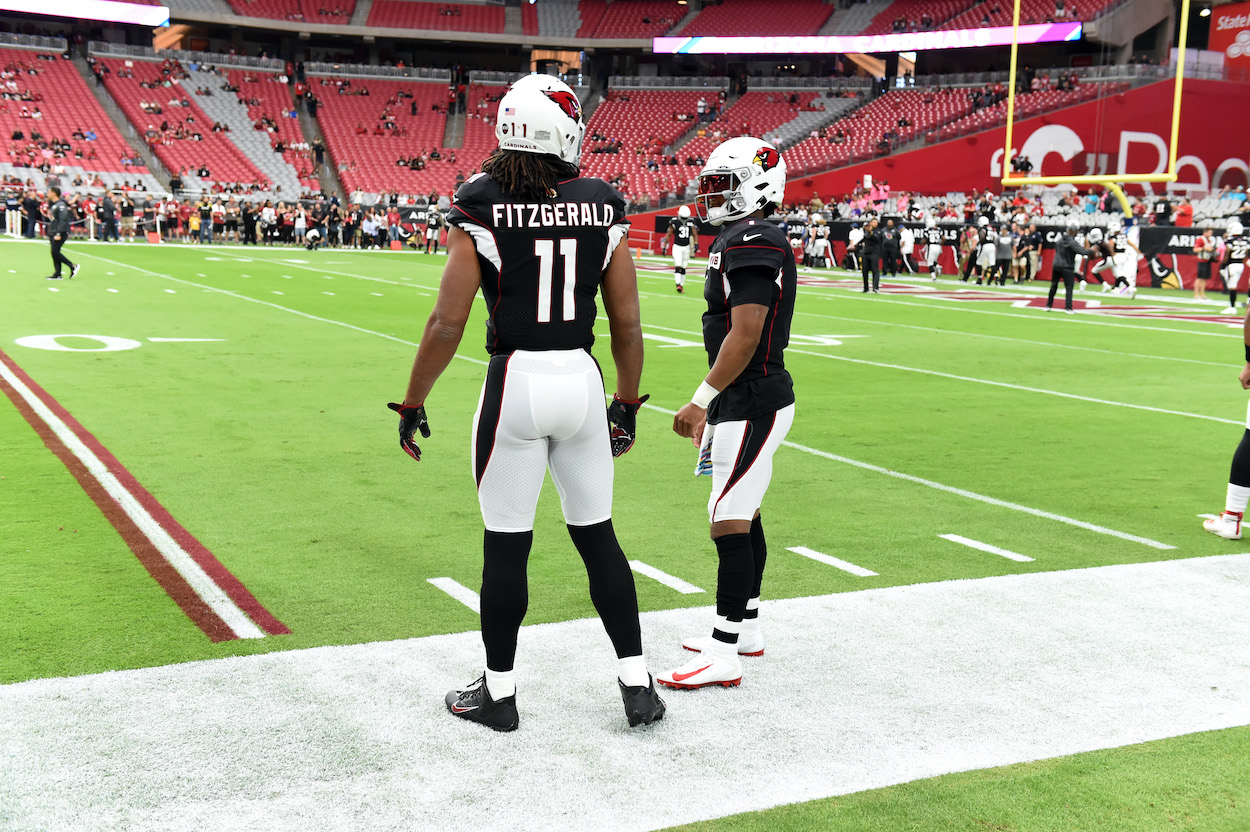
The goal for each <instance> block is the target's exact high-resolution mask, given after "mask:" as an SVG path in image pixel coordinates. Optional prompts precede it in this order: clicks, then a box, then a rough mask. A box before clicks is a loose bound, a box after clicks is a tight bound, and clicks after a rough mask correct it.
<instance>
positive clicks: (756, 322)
mask: <svg viewBox="0 0 1250 832" xmlns="http://www.w3.org/2000/svg"><path fill="white" fill-rule="evenodd" d="M767 318H768V307H767V306H764V305H763V304H759V303H744V304H742V305H740V306H735V307H734V308H733V311H732V312H731V313H730V318H729V320H730V328H729V334H728V335H726V336H725V341H724V343H723V344H721V348H720V352H719V353H718V354H717V356H716V363H715V364H713V365H712V369H711V370H709V371H708V374H707V377H706V378H705V379H704V380H703V384H704V385H707V386H708V387H710V388H712V389H713V390H724V389H725V388H726V387H728V386H729V385H730V384H732V383H733V380H734V379H736V378H737V377H738V376H740V375H741V374H742V371H743V370H745V369H746V368H747V365H748V364H750V363H751V356H753V355H754V354H755V350H756V349H757V348H758V347H759V345H760V336H761V335H763V333H764V321H765V320H766V319H767ZM702 389H703V387H702V386H701V387H700V390H702ZM706 424H707V407H706V405H705V406H702V407H700V406H699V405H698V404H696V403H695V402H693V401H692V402H688V403H687V404H686V405H684V406H683V407H682V408H681V410H679V411H677V415H676V416H674V417H673V431H674V432H676V433H677V434H678V435H680V436H684V437H686V438H688V439H690V440H691V441H692V442H693V443H694V444H695V445H696V446H697V445H698V444H699V443H700V442H701V441H702V439H703V426H704V425H706Z"/></svg>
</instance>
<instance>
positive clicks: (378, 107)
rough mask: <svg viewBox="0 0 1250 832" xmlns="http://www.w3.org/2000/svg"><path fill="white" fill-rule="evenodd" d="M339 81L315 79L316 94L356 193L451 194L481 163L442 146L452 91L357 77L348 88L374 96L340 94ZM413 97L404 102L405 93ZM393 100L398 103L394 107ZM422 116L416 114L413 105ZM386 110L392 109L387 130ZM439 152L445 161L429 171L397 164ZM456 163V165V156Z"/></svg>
mask: <svg viewBox="0 0 1250 832" xmlns="http://www.w3.org/2000/svg"><path fill="white" fill-rule="evenodd" d="M337 80H338V79H333V78H324V77H317V76H309V84H310V85H311V87H312V90H313V93H314V94H315V95H316V96H317V98H318V99H320V101H321V107H320V108H319V109H318V111H317V121H318V123H319V124H320V126H321V132H322V134H323V135H324V137H325V143H326V147H327V149H328V150H329V152H330V158H331V159H332V160H333V161H334V163H335V165H336V166H337V167H338V171H339V178H340V180H341V181H342V183H343V188H344V189H345V190H346V191H347V192H348V193H349V194H350V193H383V192H387V191H390V190H392V189H394V190H395V191H396V192H397V193H401V194H410V195H418V194H428V193H429V192H430V191H438V192H439V193H442V194H445V193H448V192H449V191H450V190H451V188H452V183H454V181H455V177H456V172H457V171H458V170H463V171H464V172H465V175H466V176H467V175H468V173H469V171H471V170H472V169H473V167H474V165H475V164H477V163H478V162H480V159H478V160H474V162H473V163H470V162H469V160H467V159H461V158H460V157H459V155H460V151H459V150H455V151H449V150H447V149H446V148H443V147H442V144H443V134H444V132H445V131H446V128H447V116H446V114H445V112H443V111H436V110H435V107H439V108H445V106H446V104H447V87H446V86H444V85H442V84H440V83H431V82H428V81H409V80H390V79H386V80H383V79H377V78H353V79H351V85H350V87H349V88H348V89H351V90H356V91H359V90H367V91H368V93H369V94H368V95H352V94H346V93H344V94H340V93H339V92H337V90H338V89H339V87H338V86H337ZM400 93H403V94H405V96H406V95H407V94H411V95H412V97H411V98H408V97H403V98H399V97H398V96H399V94H400ZM388 101H391V102H394V103H393V104H390V105H389V106H388V103H387V102H388ZM413 103H415V104H416V109H417V115H415V116H414V115H412V104H413ZM384 111H389V113H390V115H391V119H390V122H389V123H392V124H394V125H395V127H394V129H391V130H388V129H385V127H384V124H385V123H386V120H384V118H383V113H384ZM435 150H437V151H438V152H439V153H440V155H442V156H443V158H442V159H438V160H434V159H430V160H429V161H428V162H427V164H426V167H425V169H424V170H412V169H411V168H410V167H400V166H399V165H397V164H396V162H397V161H398V160H399V158H400V157H403V158H405V159H408V158H411V157H412V156H414V155H419V154H421V153H426V154H429V153H432V152H433V151H435ZM453 153H454V154H455V155H456V161H455V162H452V161H450V158H449V157H450V156H451V154H453Z"/></svg>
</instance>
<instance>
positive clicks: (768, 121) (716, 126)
mask: <svg viewBox="0 0 1250 832" xmlns="http://www.w3.org/2000/svg"><path fill="white" fill-rule="evenodd" d="M795 95H797V96H798V100H797V102H795V103H791V101H790V96H791V92H790V90H784V91H783V90H772V91H762V92H748V93H745V94H743V95H742V97H741V98H739V99H738V100H737V101H735V102H734V104H733V106H731V107H730V108H729V109H728V110H726V111H725V112H724V113H723V114H722V115H721V117H720V118H718V119H717V120H716V121H714V122H712V123H711V124H708V125H707V126H706V128H705V130H704V131H705V133H706V135H704V136H697V135H696V136H695V138H693V139H691V140H690V141H689V142H687V143H686V144H685V145H683V146H682V148H681V151H680V152H679V153H678V154H677V156H678V158H679V159H680V160H681V161H683V162H684V161H685V160H686V158H687V157H692V156H693V157H696V158H697V157H703V158H707V156H708V154H709V153H711V152H712V151H713V150H714V149H715V148H716V146H717V145H719V144H720V143H721V142H722V141H724V140H725V139H727V138H731V137H733V136H761V137H762V136H766V135H769V134H771V133H772V132H773V131H774V130H776V129H777V128H778V127H780V126H781V125H783V124H785V123H786V122H788V121H791V120H792V119H794V118H796V117H797V116H798V114H799V113H800V112H803V111H807V112H812V108H811V104H812V102H814V101H819V102H820V103H821V104H823V103H824V101H825V97H824V94H823V93H820V92H812V91H805V92H802V93H795ZM717 134H719V135H717ZM697 170H698V169H697V168H696V169H694V170H692V171H691V174H692V175H693V174H694V173H695V172H697Z"/></svg>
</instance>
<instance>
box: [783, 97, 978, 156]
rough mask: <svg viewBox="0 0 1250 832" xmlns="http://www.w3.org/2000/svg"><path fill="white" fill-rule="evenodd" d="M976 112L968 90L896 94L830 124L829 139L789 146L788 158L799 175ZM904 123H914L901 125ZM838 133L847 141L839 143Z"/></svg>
mask: <svg viewBox="0 0 1250 832" xmlns="http://www.w3.org/2000/svg"><path fill="white" fill-rule="evenodd" d="M971 111H972V103H971V102H970V101H969V99H968V96H967V94H966V92H965V91H963V90H953V91H952V90H944V91H942V92H936V93H930V92H923V91H920V90H892V91H890V92H888V93H886V94H885V95H883V96H881V97H880V98H878V99H877V100H876V101H873V102H872V103H871V104H868V105H867V106H864V107H861V108H860V109H858V110H856V111H855V112H853V113H851V114H850V115H849V116H847V117H846V118H843V119H839V120H838V121H836V122H834V123H833V124H831V125H829V126H828V127H827V128H825V134H826V135H825V136H817V137H813V138H808V139H804V140H803V141H801V142H799V143H798V144H796V145H794V146H793V147H791V148H788V149H787V150H786V156H787V158H788V159H789V160H790V161H789V164H790V167H791V169H793V170H796V171H798V170H819V169H823V168H832V167H838V166H840V165H845V164H849V163H850V162H851V161H853V160H862V159H868V158H872V157H873V156H874V155H878V150H877V144H878V142H880V141H881V140H882V137H883V135H884V134H885V133H887V132H889V131H892V132H894V133H896V134H897V138H896V139H895V141H896V142H906V141H910V140H911V139H913V138H915V137H916V136H918V135H923V134H924V133H926V132H928V131H929V130H932V129H934V128H936V127H939V126H941V125H943V124H946V123H948V122H950V121H953V120H954V119H956V118H959V117H961V116H964V115H967V114H968V113H969V112H971ZM900 119H906V120H907V121H909V122H910V124H908V125H905V126H900V125H899V120H900ZM839 130H841V131H842V132H843V133H845V135H846V139H845V141H844V142H841V143H835V142H834V141H833V139H834V137H835V136H836V134H837V133H838V131H839Z"/></svg>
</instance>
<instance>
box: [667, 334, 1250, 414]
mask: <svg viewBox="0 0 1250 832" xmlns="http://www.w3.org/2000/svg"><path fill="white" fill-rule="evenodd" d="M1246 349H1247V350H1250V347H1247V348H1246ZM719 395H720V391H719V390H717V389H716V388H715V387H713V386H712V385H710V384H708V383H707V380H706V379H704V381H703V383H702V384H700V385H699V389H698V390H696V391H695V393H694V396H693V397H691V399H690V403H691V404H693V405H694V406H695V407H701V408H703V409H704V410H707V406H708V405H709V404H711V403H712V399H714V398H716V397H717V396H719Z"/></svg>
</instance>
